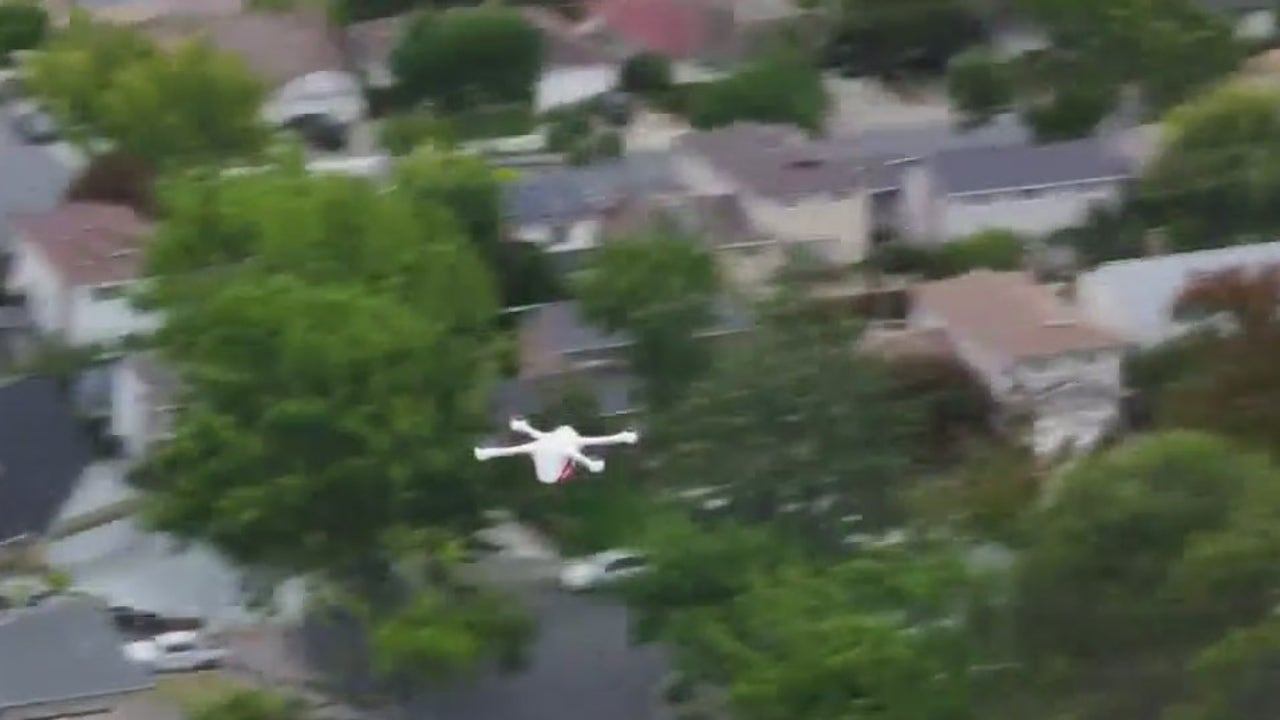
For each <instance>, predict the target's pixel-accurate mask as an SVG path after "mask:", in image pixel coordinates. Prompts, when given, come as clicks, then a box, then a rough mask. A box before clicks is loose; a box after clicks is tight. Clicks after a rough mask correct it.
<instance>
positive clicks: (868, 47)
mask: <svg viewBox="0 0 1280 720" xmlns="http://www.w3.org/2000/svg"><path fill="white" fill-rule="evenodd" d="M833 5H834V7H835V8H836V12H835V17H834V18H833V20H832V22H833V27H832V29H831V32H832V35H831V41H830V47H829V48H828V50H827V59H828V62H829V63H831V64H834V65H836V66H837V67H838V68H839V69H840V71H841V73H843V74H845V75H850V76H854V75H875V76H877V77H881V78H886V79H900V78H903V77H904V76H912V75H919V74H922V73H923V74H930V75H936V74H941V73H942V72H943V71H944V70H945V69H946V67H947V62H948V60H950V58H951V56H953V55H955V54H956V53H958V52H960V51H961V50H963V49H964V48H967V47H971V46H973V45H976V44H979V43H980V42H982V40H983V39H984V36H985V32H984V31H983V27H982V22H981V20H980V19H979V18H978V16H977V15H976V14H975V13H974V12H973V10H972V9H971V8H970V7H968V6H967V5H966V4H965V3H963V2H957V0H906V1H905V2H896V3H893V4H888V3H883V2H877V1H876V0H838V2H836V3H834V4H833Z"/></svg>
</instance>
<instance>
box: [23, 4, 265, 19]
mask: <svg viewBox="0 0 1280 720" xmlns="http://www.w3.org/2000/svg"><path fill="white" fill-rule="evenodd" d="M44 6H45V8H46V9H47V10H48V11H49V13H50V15H51V16H52V17H53V19H54V21H55V22H57V23H65V22H67V21H68V20H69V19H70V16H71V11H72V10H73V9H74V10H78V11H80V12H87V13H89V15H90V16H91V17H92V18H93V19H94V20H95V21H98V22H109V23H115V24H118V25H139V24H142V23H146V22H151V21H154V20H157V19H159V18H165V17H175V16H182V17H214V16H219V15H224V16H225V15H235V14H238V13H240V12H241V11H242V10H243V7H244V0H99V2H92V1H90V2H85V1H84V0H44Z"/></svg>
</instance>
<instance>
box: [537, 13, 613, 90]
mask: <svg viewBox="0 0 1280 720" xmlns="http://www.w3.org/2000/svg"><path fill="white" fill-rule="evenodd" d="M523 12H524V17H525V19H526V20H527V21H528V22H529V24H530V25H532V26H534V27H535V28H537V29H538V30H539V31H541V33H542V37H543V67H542V76H541V77H540V78H539V79H538V88H537V92H536V93H535V99H534V109H535V110H537V111H538V112H544V111H546V110H550V109H552V108H556V107H560V106H562V105H572V104H573V103H577V102H581V101H583V100H587V99H590V98H593V97H596V96H598V95H603V94H604V93H607V92H609V91H610V90H612V89H613V88H614V87H616V86H617V84H618V73H619V71H620V70H621V67H622V58H621V57H620V56H618V55H616V54H614V53H612V52H610V51H609V50H608V49H606V48H605V46H604V45H602V44H600V43H598V42H596V41H595V40H594V39H592V38H590V37H588V36H587V35H586V34H585V33H583V32H582V31H581V30H579V29H578V28H577V27H575V26H574V25H573V24H572V23H570V22H569V21H568V20H567V19H565V18H564V17H563V16H561V15H560V14H559V13H557V12H554V11H551V10H547V9H546V8H541V7H527V8H524V10H523Z"/></svg>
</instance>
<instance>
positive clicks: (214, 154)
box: [99, 42, 266, 167]
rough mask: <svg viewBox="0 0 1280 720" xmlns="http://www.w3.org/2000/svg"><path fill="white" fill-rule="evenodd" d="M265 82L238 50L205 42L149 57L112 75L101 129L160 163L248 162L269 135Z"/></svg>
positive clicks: (128, 149)
mask: <svg viewBox="0 0 1280 720" xmlns="http://www.w3.org/2000/svg"><path fill="white" fill-rule="evenodd" d="M265 97H266V94H265V90H264V88H263V87H262V84H261V82H260V81H259V80H258V79H257V77H255V76H254V75H253V74H252V73H251V72H250V71H249V69H248V67H246V66H245V65H244V63H243V62H242V61H241V60H240V59H239V58H237V57H235V56H233V55H228V54H224V53H221V52H219V51H217V50H215V49H213V48H212V47H211V46H209V45H207V44H204V43H201V42H189V43H186V44H184V45H182V46H181V47H179V48H177V49H176V50H175V51H174V52H173V53H171V54H168V55H165V56H163V57H161V56H153V57H149V58H144V59H141V60H138V61H137V62H134V63H132V64H130V65H128V66H126V67H124V68H123V69H122V70H120V72H118V73H116V74H115V76H114V77H113V78H112V80H111V85H110V87H109V88H108V89H107V91H106V94H105V96H104V97H103V98H102V101H101V111H102V116H101V119H100V123H99V127H100V129H101V131H102V132H104V133H106V135H107V136H108V137H110V138H112V139H113V140H114V141H115V143H116V146H117V147H119V148H120V149H122V150H124V151H126V152H129V153H131V154H133V155H136V156H137V157H139V158H141V159H143V160H145V161H147V162H149V163H152V164H153V165H154V166H156V167H167V166H174V165H179V166H181V165H189V164H193V163H202V162H213V161H225V160H231V159H242V160H243V159H245V158H248V157H251V156H252V155H254V154H255V153H257V152H258V151H259V150H260V149H261V148H262V146H263V143H264V141H265V139H266V128H265V127H264V126H263V124H262V122H261V121H260V120H259V117H258V114H259V112H260V111H261V108H262V103H263V101H264V99H265Z"/></svg>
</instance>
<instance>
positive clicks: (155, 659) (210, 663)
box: [124, 630, 228, 672]
mask: <svg viewBox="0 0 1280 720" xmlns="http://www.w3.org/2000/svg"><path fill="white" fill-rule="evenodd" d="M124 654H125V657H127V658H129V659H130V660H132V661H133V662H136V663H138V664H139V665H143V666H145V667H146V668H148V669H149V670H151V671H152V672H191V671H194V670H212V669H214V668H218V667H221V666H222V664H223V663H224V662H225V661H226V659H227V656H228V653H227V650H226V649H225V648H221V647H218V646H217V645H215V644H214V643H212V642H210V640H209V639H208V638H207V637H206V636H205V635H203V634H202V633H200V632H198V631H195V630H179V631H177V632H168V633H164V634H163V635H157V636H155V637H154V638H151V639H150V640H138V641H135V642H131V643H128V644H126V645H125V646H124Z"/></svg>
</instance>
